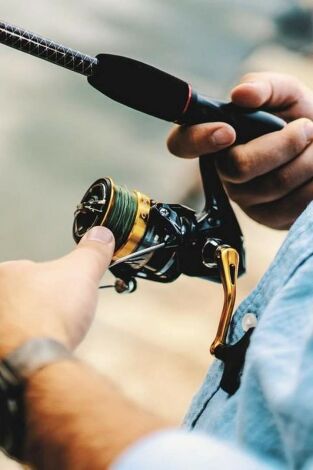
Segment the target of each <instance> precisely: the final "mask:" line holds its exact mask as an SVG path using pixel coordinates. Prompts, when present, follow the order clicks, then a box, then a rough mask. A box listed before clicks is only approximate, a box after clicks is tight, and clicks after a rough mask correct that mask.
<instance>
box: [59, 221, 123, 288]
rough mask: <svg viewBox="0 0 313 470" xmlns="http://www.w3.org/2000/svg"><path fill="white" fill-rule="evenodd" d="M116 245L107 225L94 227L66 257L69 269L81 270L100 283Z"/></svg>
mask: <svg viewBox="0 0 313 470" xmlns="http://www.w3.org/2000/svg"><path fill="white" fill-rule="evenodd" d="M114 247H115V241H114V237H113V234H112V232H111V231H110V230H108V229H107V228H105V227H94V228H92V229H91V230H90V231H89V232H87V234H86V235H85V236H84V238H83V239H82V240H81V242H80V243H79V245H78V246H77V248H76V249H75V250H74V251H72V253H70V254H69V255H68V256H67V257H66V261H67V265H68V269H71V270H73V272H75V271H76V270H78V271H81V272H83V273H84V275H85V276H86V277H87V278H89V279H91V280H92V281H94V282H96V283H98V282H99V281H100V279H101V277H102V276H103V274H104V272H105V271H106V270H107V268H108V267H109V265H110V263H111V260H112V256H113V252H114Z"/></svg>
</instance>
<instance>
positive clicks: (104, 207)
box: [0, 22, 285, 282]
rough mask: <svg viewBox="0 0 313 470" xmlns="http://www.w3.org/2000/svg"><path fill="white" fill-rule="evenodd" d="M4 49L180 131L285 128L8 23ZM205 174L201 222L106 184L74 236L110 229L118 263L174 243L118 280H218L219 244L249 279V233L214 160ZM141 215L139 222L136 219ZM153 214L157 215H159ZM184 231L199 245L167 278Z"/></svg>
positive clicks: (83, 207) (80, 213)
mask: <svg viewBox="0 0 313 470" xmlns="http://www.w3.org/2000/svg"><path fill="white" fill-rule="evenodd" d="M0 43H2V44H4V45H6V46H9V47H12V48H14V49H18V50H20V51H22V52H25V53H27V54H30V55H32V56H34V57H38V58H40V59H43V60H46V61H48V62H50V63H52V64H55V65H57V66H61V67H64V68H66V69H68V70H71V71H73V72H76V73H78V74H81V75H84V76H86V77H87V80H88V82H89V84H90V85H92V86H93V87H94V88H96V89H97V90H98V91H100V92H101V93H103V94H104V95H106V96H107V97H109V98H111V99H113V100H114V101H117V102H119V103H122V104H124V105H126V106H128V107H130V108H133V109H135V110H138V111H141V112H143V113H145V114H149V115H152V116H154V117H157V118H160V119H163V120H166V121H169V122H175V123H177V124H180V125H192V124H199V123H205V122H215V121H218V122H226V123H228V124H230V125H231V126H233V128H234V129H235V131H236V135H237V139H236V142H237V143H245V142H247V141H249V140H252V139H254V138H256V137H259V136H261V135H263V134H267V133H269V132H273V131H277V130H280V129H282V127H284V125H285V123H284V121H283V120H282V119H280V118H278V117H277V116H274V115H272V114H269V113H267V112H265V111H262V110H258V111H254V110H251V109H246V108H242V107H239V106H236V105H234V104H233V103H225V102H223V101H218V100H213V99H209V98H207V97H205V96H203V95H201V94H199V93H197V91H195V90H194V89H193V87H192V86H191V85H190V84H189V83H187V82H185V81H184V80H181V79H180V78H177V77H175V76H173V75H170V74H168V73H166V72H164V71H162V70H159V69H157V68H155V67H152V66H150V65H147V64H145V63H142V62H139V61H137V60H134V59H131V58H128V57H123V56H118V55H112V54H98V55H96V56H95V57H93V56H89V55H87V54H82V53H81V52H79V51H76V50H74V49H71V48H68V47H65V46H64V45H61V44H58V43H56V42H54V41H52V40H50V39H46V38H44V37H42V36H39V35H37V34H34V33H31V32H29V31H26V30H25V29H22V28H19V27H16V26H13V25H11V24H8V23H5V22H0ZM200 171H201V175H202V180H203V188H204V193H205V199H206V203H205V208H204V211H203V213H202V214H201V215H200V216H199V215H197V216H196V215H195V214H194V212H193V211H191V210H190V211H191V212H188V211H187V212H186V210H185V208H180V207H182V206H179V205H174V206H171V205H164V207H163V206H162V205H161V206H157V205H155V204H154V201H153V200H151V199H150V198H149V197H147V196H140V193H134V194H132V193H128V192H127V191H126V192H125V191H122V190H121V189H120V188H119V187H118V186H116V185H115V184H114V183H113V182H112V180H110V179H108V178H104V179H102V180H101V181H100V182H99V181H97V182H96V183H95V184H94V185H93V186H91V187H90V188H89V190H88V191H87V193H86V195H85V197H84V199H83V201H82V203H81V204H80V205H79V208H78V210H77V211H76V214H75V223H74V230H73V235H74V238H75V240H76V241H77V242H78V241H79V240H80V239H81V238H82V237H83V235H84V233H85V232H86V231H87V230H88V229H89V228H90V227H91V226H92V225H94V224H95V223H97V224H104V223H107V224H108V226H110V227H111V228H112V230H113V233H114V235H115V237H116V240H117V247H118V249H117V253H118V254H117V255H116V253H115V255H116V256H115V261H116V260H117V259H118V258H124V257H125V256H126V257H128V256H129V255H131V254H132V253H134V252H136V251H138V253H139V251H140V250H139V248H140V249H141V250H145V249H147V248H149V247H150V246H153V245H159V244H162V243H163V242H165V244H167V245H168V243H170V244H171V243H172V245H170V247H171V249H168V247H167V246H166V247H165V248H163V249H160V250H156V251H155V254H153V255H152V254H151V253H149V254H147V253H146V252H145V254H144V255H143V256H144V259H145V260H146V261H145V263H146V265H147V266H146V267H149V269H150V270H144V272H143V271H142V262H141V263H137V265H136V264H135V265H134V264H132V268H130V264H131V263H130V261H128V262H126V261H125V263H120V264H119V265H118V266H116V267H115V266H114V267H112V272H114V270H116V272H117V273H118V274H119V275H120V277H121V276H122V274H123V272H124V271H123V270H127V275H126V274H125V273H124V274H125V275H124V277H125V278H126V277H128V278H129V277H130V273H131V274H132V275H140V276H141V277H144V278H146V279H151V280H158V281H159V282H169V281H170V280H173V279H175V278H176V277H177V276H178V275H179V274H180V273H181V272H184V273H186V274H189V275H195V276H200V277H204V278H207V279H211V280H217V281H219V280H220V276H219V273H218V270H217V264H216V263H215V262H214V253H215V251H216V248H217V246H219V245H221V244H227V245H229V246H231V247H233V248H234V249H236V250H237V251H238V253H239V255H240V264H239V274H241V273H243V272H244V271H245V250H244V243H243V235H242V232H241V229H240V226H239V224H238V221H237V219H236V216H235V214H234V212H233V209H232V208H231V205H230V203H229V200H228V198H227V196H226V194H225V191H224V189H223V186H222V183H221V181H220V180H219V177H218V175H217V172H216V169H215V165H214V159H213V158H205V157H200ZM100 193H101V194H100ZM141 198H143V200H142V199H141ZM139 210H141V217H139V218H138V211H139ZM151 213H153V214H154V216H153V217H152V215H151ZM165 214H169V215H168V216H165ZM139 215H140V214H139ZM186 220H188V223H187V224H186ZM151 221H154V222H155V224H158V225H159V228H158V229H157V230H155V227H154V228H153V230H152V231H151V230H150V231H149V230H148V229H147V225H149V226H150V225H151V223H152V222H151ZM199 221H200V222H199ZM160 227H161V228H160ZM165 227H167V228H165ZM195 227H196V229H195ZM195 230H196V232H197V236H196V235H195ZM183 232H184V233H188V234H189V235H190V234H191V233H192V234H193V237H195V240H196V241H193V242H191V241H190V240H191V239H190V240H189V241H190V243H189V245H190V246H189V245H188V246H189V248H188V253H189V254H188V255H186V256H183V257H182V256H180V260H179V262H178V261H177V259H176V261H177V262H176V268H175V269H174V271H173V270H172V271H171V274H170V275H167V274H166V272H168V273H169V272H170V270H169V269H167V270H166V269H165V267H164V266H163V267H162V265H164V264H166V263H167V267H168V266H170V264H171V262H170V260H172V261H173V259H174V258H175V257H174V258H173V250H174V251H175V250H176V251H177V250H178V252H180V253H182V249H181V246H182V240H185V236H184V233H183ZM148 233H149V234H150V235H151V233H154V235H155V237H156V238H157V239H158V242H153V240H152V238H149V237H148V235H147V234H148ZM150 235H149V236H150ZM132 237H133V238H134V240H135V241H134V240H132ZM147 237H148V238H147ZM191 238H192V237H191ZM129 239H131V240H130V241H131V242H130V241H129ZM173 240H174V242H173ZM208 240H209V242H208ZM210 240H211V242H210ZM216 240H218V243H217V242H216ZM193 243H194V244H193ZM210 243H211V244H210ZM124 245H126V248H127V249H125V246H124ZM174 246H175V247H176V248H174ZM195 246H196V247H197V248H195ZM204 247H205V249H204ZM185 248H186V246H185ZM185 251H186V250H185ZM204 251H205V252H206V253H211V260H210V259H206V260H203V257H204ZM165 252H166V255H165V254H164V253H165ZM138 256H139V254H138ZM156 257H159V258H160V259H162V260H163V261H162V262H161V261H160V262H158V263H156V266H153V267H152V266H151V265H150V266H149V263H148V260H155V259H156ZM205 257H206V258H207V256H205ZM209 258H210V256H209ZM127 259H128V258H127ZM149 262H150V261H149ZM145 263H144V264H145ZM152 264H153V263H152ZM127 266H128V268H127V269H126V267H127ZM134 266H135V267H134ZM125 272H126V271H125ZM160 273H161V274H160Z"/></svg>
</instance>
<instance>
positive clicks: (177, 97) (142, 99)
mask: <svg viewBox="0 0 313 470" xmlns="http://www.w3.org/2000/svg"><path fill="white" fill-rule="evenodd" d="M97 59H98V65H97V66H96V67H95V68H94V73H93V75H92V76H90V77H88V82H89V83H90V85H92V86H93V87H94V88H96V89H97V90H98V91H100V92H101V93H103V94H104V95H106V96H108V97H109V98H111V99H112V100H114V101H117V102H119V103H122V104H124V105H126V106H128V107H130V108H133V109H136V110H137V111H141V112H143V113H145V114H150V115H151V116H155V117H157V118H160V119H163V120H165V121H170V122H174V121H176V119H177V118H178V117H180V116H181V115H182V113H183V110H184V107H185V104H186V102H187V101H188V96H189V85H188V83H186V82H184V81H183V80H180V79H179V78H176V77H174V76H173V75H169V74H168V73H166V72H163V71H162V70H159V69H157V68H155V67H152V66H150V65H147V64H144V63H142V62H139V61H137V60H134V59H130V58H128V57H122V56H117V55H112V54H99V55H98V56H97Z"/></svg>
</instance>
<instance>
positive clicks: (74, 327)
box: [0, 227, 114, 355]
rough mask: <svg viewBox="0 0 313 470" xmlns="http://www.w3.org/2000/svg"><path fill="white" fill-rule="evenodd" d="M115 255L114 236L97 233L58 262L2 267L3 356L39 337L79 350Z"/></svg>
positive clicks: (101, 229)
mask: <svg viewBox="0 0 313 470" xmlns="http://www.w3.org/2000/svg"><path fill="white" fill-rule="evenodd" d="M113 251H114V238H113V235H112V233H111V232H110V231H109V230H108V229H106V228H104V227H95V228H94V229H92V230H90V232H88V233H87V234H86V235H85V237H84V238H83V240H82V241H81V242H80V244H79V245H78V246H77V247H76V249H75V250H74V251H73V252H72V253H70V254H68V255H67V256H65V257H64V258H61V259H59V260H56V261H51V262H48V263H33V262H31V261H12V262H8V263H2V264H0V338H1V341H0V354H1V355H4V354H6V353H8V352H9V351H10V350H11V349H13V348H15V347H17V346H18V345H20V344H21V343H22V342H24V341H26V340H27V339H29V338H32V337H39V336H48V337H52V338H54V339H57V340H59V341H61V342H63V343H64V344H65V345H66V346H67V347H69V348H70V349H73V348H74V347H76V346H77V345H78V344H79V343H80V342H81V340H82V339H83V338H84V336H85V334H86V333H87V331H88V329H89V327H90V325H91V322H92V320H93V316H94V312H95V309H96V305H97V293H98V286H99V281H100V279H101V277H102V275H103V273H104V271H105V270H106V269H107V268H108V266H109V264H110V261H111V258H112V255H113Z"/></svg>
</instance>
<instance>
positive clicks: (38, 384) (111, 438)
mask: <svg viewBox="0 0 313 470" xmlns="http://www.w3.org/2000/svg"><path fill="white" fill-rule="evenodd" d="M26 407H27V417H28V426H27V427H28V435H27V443H26V446H27V460H28V461H29V462H30V463H31V464H33V465H34V466H35V468H39V469H41V468H42V469H45V470H50V469H51V470H55V469H56V468H59V469H62V470H63V469H75V470H81V469H87V468H88V469H89V468H92V469H94V470H97V469H102V470H103V469H106V468H108V466H109V465H110V464H111V463H112V462H113V461H114V460H115V459H116V458H117V457H118V456H119V455H120V454H121V453H122V452H123V451H124V450H125V449H126V448H127V447H128V446H129V445H130V444H132V443H134V442H135V441H137V440H138V439H140V438H141V437H143V436H145V435H147V434H149V433H151V432H153V431H156V430H158V429H160V428H162V427H164V426H165V423H163V422H161V421H160V420H159V419H157V418H156V417H154V416H152V415H150V414H148V413H146V412H145V411H143V410H141V409H139V408H138V407H136V406H135V405H133V404H132V403H131V402H129V401H128V400H126V399H125V398H124V397H123V396H122V395H121V394H120V393H119V391H118V390H117V389H116V388H114V387H113V386H112V385H111V384H110V383H109V382H108V381H107V380H106V379H105V378H104V377H101V376H100V375H99V374H97V373H96V372H95V371H93V370H92V369H91V368H90V367H87V366H86V365H84V364H83V363H80V362H78V361H77V362H70V361H68V362H63V363H59V364H54V365H51V366H49V367H47V368H45V369H43V370H42V371H40V372H38V373H37V374H35V375H34V376H33V377H32V378H31V380H30V381H29V384H28V387H27V394H26Z"/></svg>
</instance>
